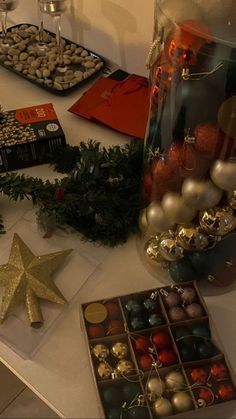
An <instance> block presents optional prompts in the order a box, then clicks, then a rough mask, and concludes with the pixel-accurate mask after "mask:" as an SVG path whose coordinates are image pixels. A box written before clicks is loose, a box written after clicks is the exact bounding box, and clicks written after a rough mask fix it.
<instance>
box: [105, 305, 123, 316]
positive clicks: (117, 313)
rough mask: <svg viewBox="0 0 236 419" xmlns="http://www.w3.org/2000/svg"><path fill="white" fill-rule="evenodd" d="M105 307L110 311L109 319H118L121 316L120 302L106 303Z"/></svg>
mask: <svg viewBox="0 0 236 419" xmlns="http://www.w3.org/2000/svg"><path fill="white" fill-rule="evenodd" d="M104 307H105V308H106V310H107V312H108V319H109V320H116V319H118V318H119V317H120V309H119V306H118V304H116V303H113V302H107V303H104Z"/></svg>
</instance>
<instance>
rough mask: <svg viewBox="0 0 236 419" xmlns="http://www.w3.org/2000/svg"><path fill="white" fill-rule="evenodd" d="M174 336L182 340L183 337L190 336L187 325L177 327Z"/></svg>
mask: <svg viewBox="0 0 236 419" xmlns="http://www.w3.org/2000/svg"><path fill="white" fill-rule="evenodd" d="M174 336H175V338H176V339H177V340H178V339H181V340H182V338H187V337H188V336H189V330H188V329H187V328H186V327H177V329H175V330H174ZM184 341H185V340H184Z"/></svg>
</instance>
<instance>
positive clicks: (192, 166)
mask: <svg viewBox="0 0 236 419" xmlns="http://www.w3.org/2000/svg"><path fill="white" fill-rule="evenodd" d="M168 162H169V164H170V166H171V168H172V169H173V171H174V172H175V173H176V174H177V175H178V176H182V177H186V176H203V175H205V173H206V172H207V170H208V168H209V162H208V161H207V160H206V159H205V158H204V157H203V156H202V155H201V154H199V152H198V151H197V150H196V148H195V145H194V144H188V143H187V142H184V143H180V142H178V141H176V142H174V143H172V144H171V146H170V148H169V151H168Z"/></svg>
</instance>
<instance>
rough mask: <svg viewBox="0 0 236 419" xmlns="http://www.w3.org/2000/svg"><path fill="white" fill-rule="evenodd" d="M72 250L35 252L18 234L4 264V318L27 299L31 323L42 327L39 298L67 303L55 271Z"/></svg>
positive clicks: (0, 277)
mask: <svg viewBox="0 0 236 419" xmlns="http://www.w3.org/2000/svg"><path fill="white" fill-rule="evenodd" d="M71 251H72V249H69V250H63V251H60V252H55V253H48V254H46V255H42V256H35V255H34V254H33V253H32V252H31V250H30V249H29V248H28V246H27V245H26V244H25V243H24V242H23V240H22V239H21V238H20V237H19V236H18V234H14V237H13V242H12V246H11V251H10V256H9V260H8V263H7V264H5V265H1V266H0V287H4V296H3V298H2V305H1V312H0V321H1V322H3V321H4V319H5V318H6V317H7V315H8V313H9V311H11V310H12V308H14V306H16V305H18V304H22V303H23V304H25V306H26V309H27V313H28V317H29V321H30V324H31V326H32V327H36V328H38V327H40V326H42V324H43V316H42V312H41V308H40V305H39V301H38V299H44V300H48V301H51V302H53V303H56V304H65V303H66V300H65V298H64V297H63V295H62V294H61V292H60V291H59V289H58V288H57V287H56V285H55V284H54V282H53V279H52V278H51V275H52V273H53V272H54V271H55V270H56V269H57V268H58V267H59V265H61V264H62V262H63V261H64V259H65V258H66V256H67V255H69V253H70V252H71Z"/></svg>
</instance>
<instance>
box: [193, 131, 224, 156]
mask: <svg viewBox="0 0 236 419" xmlns="http://www.w3.org/2000/svg"><path fill="white" fill-rule="evenodd" d="M194 134H195V139H196V140H195V148H196V150H197V151H198V152H199V153H200V154H202V155H203V156H205V157H207V158H209V159H216V158H218V157H219V155H220V152H221V149H222V147H223V142H224V140H225V137H226V136H225V134H224V133H223V131H221V130H220V128H219V127H218V125H216V124H213V123H212V124H199V125H197V126H196V128H195V132H194Z"/></svg>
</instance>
